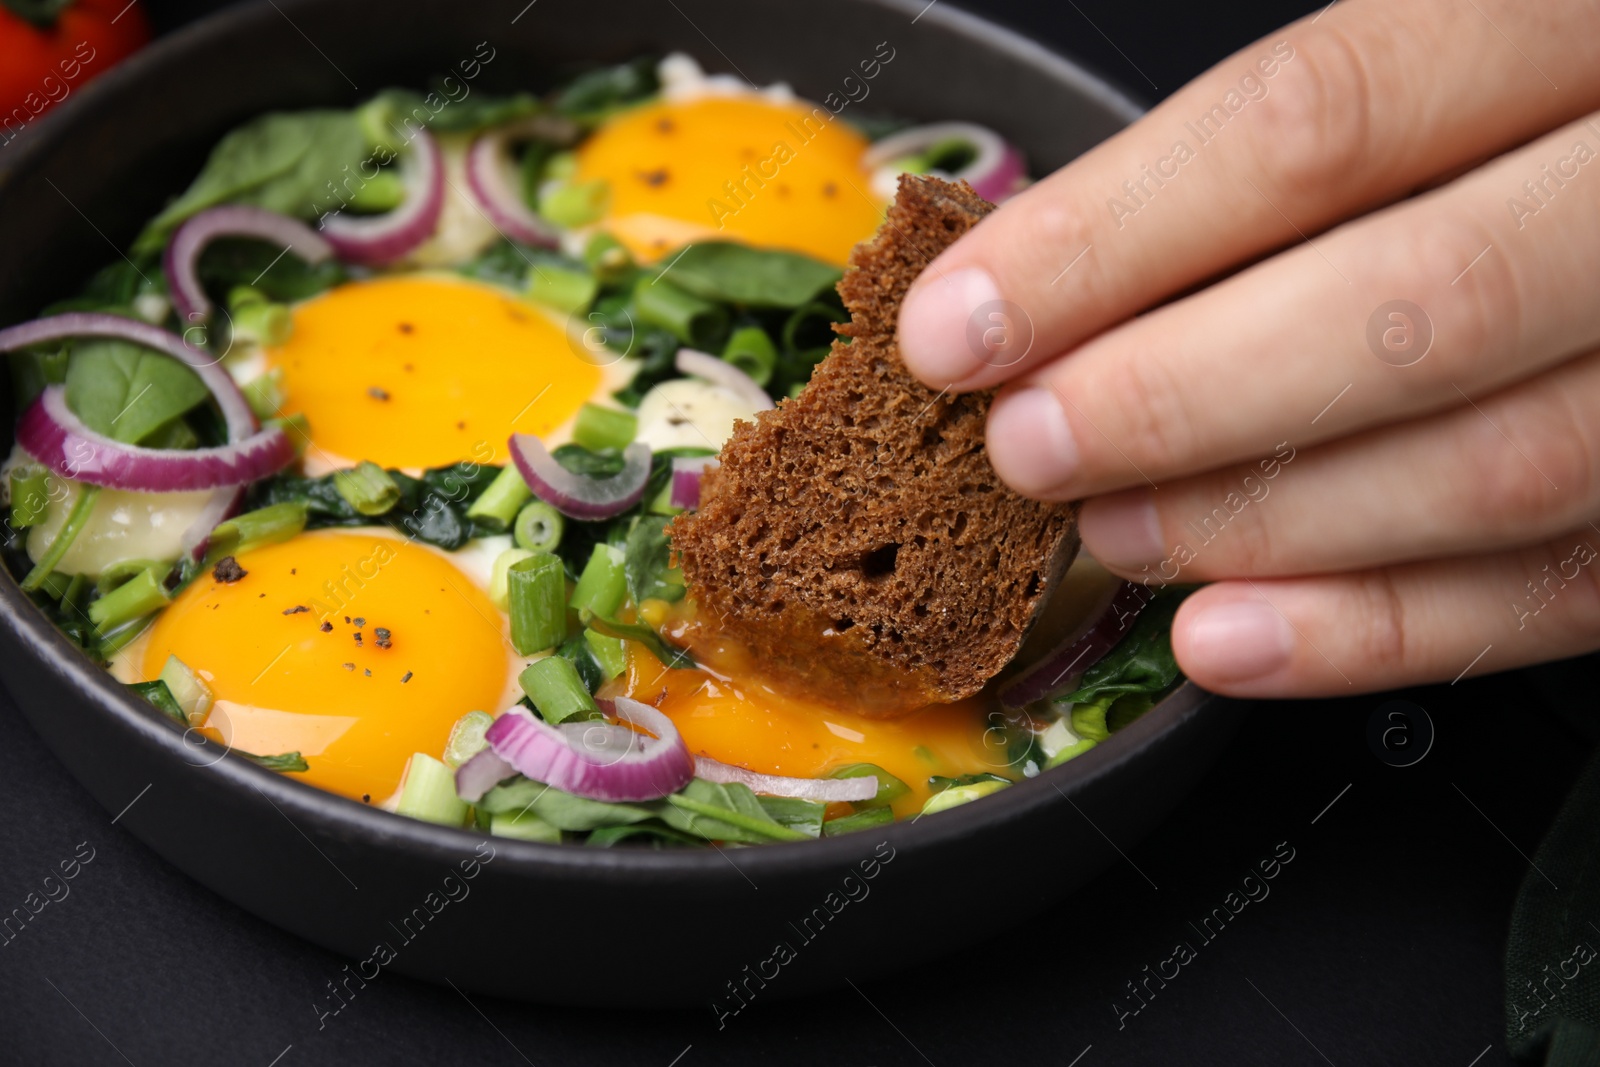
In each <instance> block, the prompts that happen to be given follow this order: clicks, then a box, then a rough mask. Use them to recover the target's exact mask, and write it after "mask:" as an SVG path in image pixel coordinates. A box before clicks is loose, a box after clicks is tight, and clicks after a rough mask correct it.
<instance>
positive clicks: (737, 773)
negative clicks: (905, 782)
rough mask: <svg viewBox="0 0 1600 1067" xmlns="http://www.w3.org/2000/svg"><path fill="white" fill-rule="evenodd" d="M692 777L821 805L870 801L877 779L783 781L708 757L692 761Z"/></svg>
mask: <svg viewBox="0 0 1600 1067" xmlns="http://www.w3.org/2000/svg"><path fill="white" fill-rule="evenodd" d="M694 773H695V777H696V778H704V779H705V780H706V781H708V782H717V783H720V784H722V785H729V784H731V783H734V782H737V783H739V784H740V785H747V786H749V787H750V791H751V792H753V793H765V794H767V795H768V796H773V797H794V798H796V799H797V800H817V801H821V802H822V803H824V804H834V803H840V802H843V801H851V800H871V799H872V798H873V797H875V796H877V795H878V777H877V775H874V774H867V775H863V776H861V777H860V778H786V777H784V776H782V775H778V774H757V773H756V772H755V771H747V770H745V769H744V768H743V767H735V766H734V765H733V764H731V763H723V762H721V761H720V760H714V759H712V758H711V757H710V756H696V757H695V758H694Z"/></svg>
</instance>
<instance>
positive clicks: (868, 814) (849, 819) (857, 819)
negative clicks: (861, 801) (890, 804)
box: [822, 808, 894, 837]
mask: <svg viewBox="0 0 1600 1067" xmlns="http://www.w3.org/2000/svg"><path fill="white" fill-rule="evenodd" d="M891 822H894V812H893V811H892V810H890V809H889V808H867V809H866V810H865V811H858V812H856V813H855V814H853V815H846V816H844V817H842V818H838V819H829V820H828V821H827V822H825V823H823V824H822V836H823V837H837V836H838V835H840V834H853V833H855V832H857V831H858V830H871V829H872V828H873V827H876V826H883V825H884V824H885V823H891Z"/></svg>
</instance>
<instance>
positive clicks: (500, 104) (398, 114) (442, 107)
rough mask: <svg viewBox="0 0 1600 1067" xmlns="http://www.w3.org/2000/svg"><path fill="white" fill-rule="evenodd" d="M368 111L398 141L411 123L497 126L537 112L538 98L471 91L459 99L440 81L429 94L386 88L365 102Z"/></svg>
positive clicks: (444, 128)
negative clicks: (447, 90)
mask: <svg viewBox="0 0 1600 1067" xmlns="http://www.w3.org/2000/svg"><path fill="white" fill-rule="evenodd" d="M364 110H367V112H368V113H369V114H370V115H372V116H374V118H375V119H376V120H377V121H378V122H379V123H380V124H381V125H384V126H387V127H388V129H387V130H385V131H384V132H385V133H386V134H387V133H389V132H393V133H394V134H395V135H396V137H397V138H398V139H399V140H402V141H403V140H405V139H406V137H407V127H408V126H425V127H427V128H428V129H430V130H436V131H439V132H441V133H465V132H470V131H472V130H481V129H483V128H484V127H486V126H498V125H500V124H501V123H503V122H510V121H511V120H512V119H520V118H526V117H527V116H529V115H533V114H536V113H538V111H539V110H540V104H539V101H538V99H537V98H535V97H534V96H532V95H530V94H528V93H517V94H515V95H513V96H494V95H492V94H489V93H477V92H469V93H468V94H467V95H466V96H463V97H461V98H460V99H459V100H457V99H454V98H453V97H452V96H451V94H450V93H448V92H446V91H445V88H444V84H443V83H442V82H441V83H439V84H436V85H435V86H433V90H432V91H431V92H429V93H419V92H417V91H416V90H415V89H385V90H383V91H382V92H380V93H379V94H378V95H377V96H375V97H373V98H372V100H371V101H370V102H369V103H368V104H367V105H366V108H365V109H364Z"/></svg>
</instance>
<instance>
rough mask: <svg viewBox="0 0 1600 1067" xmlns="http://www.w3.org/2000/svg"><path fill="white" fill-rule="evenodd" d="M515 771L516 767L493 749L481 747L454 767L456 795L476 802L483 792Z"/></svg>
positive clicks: (511, 775) (481, 797)
mask: <svg viewBox="0 0 1600 1067" xmlns="http://www.w3.org/2000/svg"><path fill="white" fill-rule="evenodd" d="M516 773H517V769H516V768H515V767H513V766H511V764H509V763H507V762H506V761H505V760H503V759H501V758H500V757H499V756H497V755H495V754H494V749H492V748H485V749H482V750H481V751H479V752H478V753H477V754H475V755H474V756H473V757H472V758H471V759H469V760H467V762H465V763H463V764H462V765H461V766H459V767H457V768H456V795H457V796H458V797H460V798H461V799H462V800H465V801H468V802H469V803H473V804H476V803H477V802H478V801H480V800H482V799H483V795H484V794H485V793H487V792H488V791H489V790H491V789H493V788H494V787H495V786H497V785H499V784H500V783H501V782H503V781H505V780H506V779H507V778H511V777H513V776H514V775H515V774H516Z"/></svg>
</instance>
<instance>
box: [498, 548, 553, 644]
mask: <svg viewBox="0 0 1600 1067" xmlns="http://www.w3.org/2000/svg"><path fill="white" fill-rule="evenodd" d="M506 599H507V606H508V608H509V610H510V612H511V644H512V645H513V646H515V648H516V650H517V653H518V654H519V655H523V656H529V655H532V654H533V653H535V652H542V651H544V650H545V649H547V648H554V647H556V646H557V645H559V644H560V643H561V642H562V641H564V640H565V639H566V636H567V573H566V569H565V568H564V567H563V566H562V564H561V557H560V556H557V555H555V554H553V553H550V552H535V553H533V554H532V555H530V556H528V558H526V559H521V560H518V561H517V562H516V563H513V564H512V565H511V567H510V568H509V569H508V570H507V571H506Z"/></svg>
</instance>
